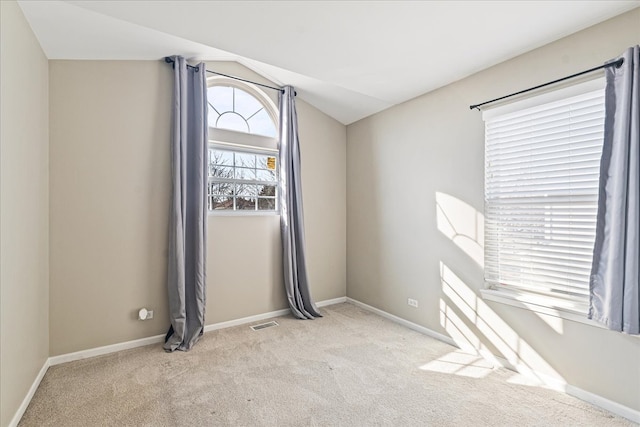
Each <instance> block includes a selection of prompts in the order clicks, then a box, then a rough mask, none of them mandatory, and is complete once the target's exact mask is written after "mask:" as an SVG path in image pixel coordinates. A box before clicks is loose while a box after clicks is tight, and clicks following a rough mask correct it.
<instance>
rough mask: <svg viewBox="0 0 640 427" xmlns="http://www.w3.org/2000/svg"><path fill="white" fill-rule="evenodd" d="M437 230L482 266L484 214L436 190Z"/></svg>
mask: <svg viewBox="0 0 640 427" xmlns="http://www.w3.org/2000/svg"><path fill="white" fill-rule="evenodd" d="M436 222H437V224H438V230H440V232H441V233H442V234H444V235H445V236H447V237H448V238H449V239H451V241H452V242H453V243H454V244H455V245H456V246H458V247H459V248H460V249H462V251H463V252H464V253H466V254H467V255H469V257H471V259H472V260H474V261H475V262H476V263H477V264H478V265H479V266H480V267H483V266H484V215H482V214H481V213H480V212H478V211H477V210H475V209H474V208H473V207H471V206H469V205H468V204H466V203H465V202H463V201H462V200H460V199H457V198H455V197H453V196H450V195H449V194H445V193H440V192H436Z"/></svg>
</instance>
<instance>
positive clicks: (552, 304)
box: [480, 289, 606, 329]
mask: <svg viewBox="0 0 640 427" xmlns="http://www.w3.org/2000/svg"><path fill="white" fill-rule="evenodd" d="M480 295H482V299H484V300H486V301H493V302H498V303H501V304H506V305H510V306H512V307H518V308H522V309H525V310H529V311H533V312H536V313H541V314H547V315H550V316H555V317H560V318H562V319H565V320H571V321H573V322H578V323H583V324H585V325H590V326H595V327H598V328H602V329H606V328H605V327H604V326H602V325H601V324H600V323H598V322H595V321H593V320H590V319H588V318H587V314H586V313H587V310H588V308H587V307H586V306H584V305H582V306H581V305H580V304H577V303H571V302H568V301H562V300H556V299H553V298H545V297H535V296H533V295H528V294H523V293H518V292H509V291H505V290H496V289H481V290H480Z"/></svg>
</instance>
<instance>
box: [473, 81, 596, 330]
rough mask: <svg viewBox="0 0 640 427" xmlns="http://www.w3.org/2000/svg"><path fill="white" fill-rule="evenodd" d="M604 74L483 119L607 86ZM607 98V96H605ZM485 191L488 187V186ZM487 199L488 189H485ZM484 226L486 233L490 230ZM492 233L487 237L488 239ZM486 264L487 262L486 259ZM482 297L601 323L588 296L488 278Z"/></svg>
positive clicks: (487, 114) (486, 113)
mask: <svg viewBox="0 0 640 427" xmlns="http://www.w3.org/2000/svg"><path fill="white" fill-rule="evenodd" d="M604 86H605V82H604V78H597V79H594V80H591V81H588V82H583V83H580V84H576V85H573V86H569V87H564V88H561V89H558V90H554V91H551V92H547V93H544V94H541V95H537V96H535V97H530V98H527V99H524V100H519V101H515V102H513V103H510V104H506V105H501V106H498V107H495V108H491V109H488V110H486V111H484V112H483V119H484V120H485V122H486V121H489V120H491V119H493V118H497V117H499V116H505V115H508V114H511V113H515V112H518V111H524V110H526V109H529V108H534V107H536V106H541V105H543V104H547V103H551V102H555V101H560V100H563V99H568V98H571V97H574V96H578V95H582V94H586V93H589V92H593V91H596V90H604ZM603 99H604V98H603ZM485 192H486V189H485ZM485 203H486V193H485ZM490 232H491V231H490V230H488V227H485V234H487V233H490ZM488 238H489V236H488V235H487V236H486V237H485V242H486V241H487V239H488ZM485 264H486V263H485ZM480 293H481V296H482V298H484V299H486V300H489V301H495V302H499V303H502V304H507V305H510V306H515V307H518V308H522V309H526V310H530V311H534V312H537V313H542V314H547V315H552V316H556V317H560V318H563V319H567V320H572V321H576V322H581V323H585V324H588V325H592V326H597V327H602V326H601V325H600V324H599V323H597V322H594V321H592V320H589V319H588V318H587V315H586V314H587V313H586V312H587V309H588V300H587V301H584V300H582V301H578V300H577V299H576V300H574V301H572V300H571V299H556V298H553V297H549V296H544V295H536V294H535V293H528V292H526V291H520V290H515V289H505V288H502V287H500V288H495V287H493V285H492V284H491V283H488V282H485V288H484V289H481V290H480Z"/></svg>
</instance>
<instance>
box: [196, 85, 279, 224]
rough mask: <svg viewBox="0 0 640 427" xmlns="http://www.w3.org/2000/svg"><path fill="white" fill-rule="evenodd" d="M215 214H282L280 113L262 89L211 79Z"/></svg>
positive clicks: (211, 165)
mask: <svg viewBox="0 0 640 427" xmlns="http://www.w3.org/2000/svg"><path fill="white" fill-rule="evenodd" d="M207 102H208V105H209V112H208V122H209V186H208V207H209V211H210V212H271V213H276V212H277V211H278V202H277V196H278V164H277V159H278V138H277V133H278V131H277V126H276V123H277V117H278V112H277V109H276V107H275V104H274V103H273V101H272V100H271V99H270V98H269V97H268V96H266V95H265V94H264V92H262V91H261V90H260V89H258V88H257V87H256V86H254V85H251V84H248V83H242V82H238V81H236V80H232V79H228V78H220V77H213V78H210V79H209V88H208V90H207Z"/></svg>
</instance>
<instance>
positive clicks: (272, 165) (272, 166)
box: [267, 157, 276, 171]
mask: <svg viewBox="0 0 640 427" xmlns="http://www.w3.org/2000/svg"><path fill="white" fill-rule="evenodd" d="M267 169H269V170H272V171H274V170H276V158H275V157H267Z"/></svg>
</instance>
